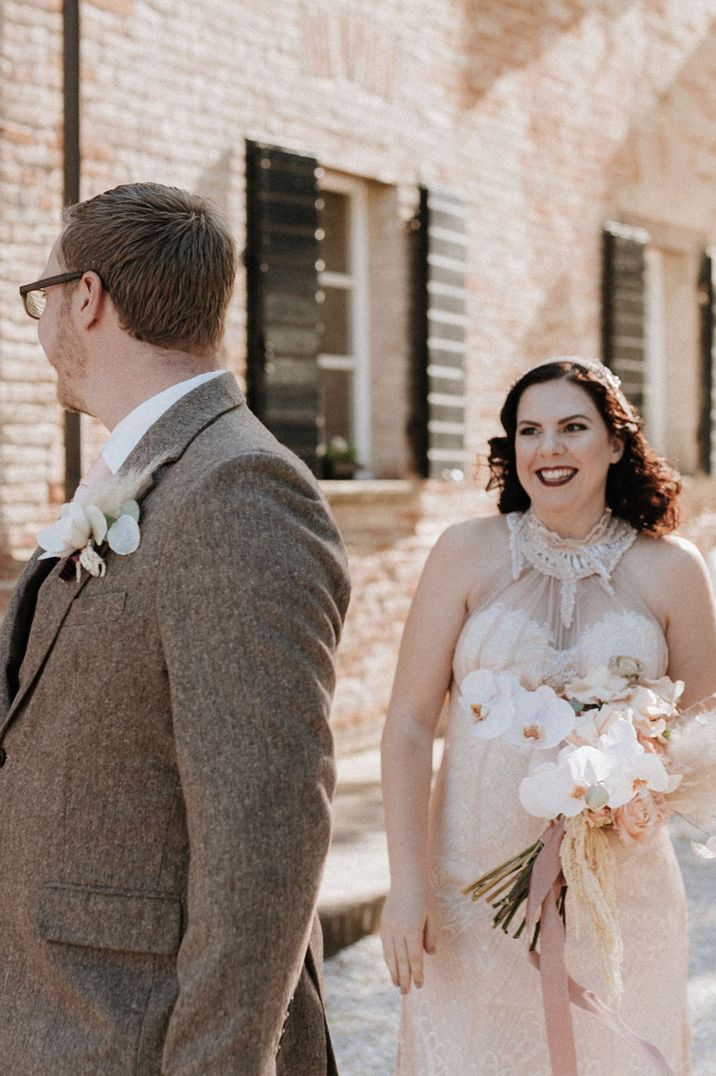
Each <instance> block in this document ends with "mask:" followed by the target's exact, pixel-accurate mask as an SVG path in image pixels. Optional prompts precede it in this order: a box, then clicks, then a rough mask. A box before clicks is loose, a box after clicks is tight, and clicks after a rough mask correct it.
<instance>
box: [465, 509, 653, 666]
mask: <svg viewBox="0 0 716 1076" xmlns="http://www.w3.org/2000/svg"><path fill="white" fill-rule="evenodd" d="M507 531H508V539H509V547H510V550H509V551H510V556H509V569H507V568H505V569H504V570H502V571H499V570H498V571H497V572H496V574H495V578H494V581H493V584H492V586H491V588H490V591H489V593H488V594H487V595H486V596H485V598H484V600H483V601H482V602H480V603H479V604H478V605H477V606H476V607H475V608H474V609H472V610H471V612H470V615H469V616H468V618H467V621H466V623H465V625H464V627H463V630H462V633H461V636H460V639H459V641H458V645H457V647H456V651H455V661H454V675H455V679H456V680H461V679H462V678H463V677H464V676H465V675H466V674H467V672H469V671H470V670H471V669H474V668H477V667H479V666H482V667H485V668H491V669H512V670H513V671H515V672H517V673H518V675H521V676H522V677H523V678H524V679H525V680H526V681H527V682H528V686H537V684H538V683H541V682H544V681H545V680H546V681H549V682H553V681H555V680H561V679H563V678H564V677H565V676H567V675H572V674H573V673H583V672H586V670H587V668H588V667H589V666H590V665H595V664H603V663H605V662H607V661H609V659H610V658H611V657H614V656H616V655H617V654H622V653H628V654H631V653H632V652H633V650H634V649H635V648H636V649H637V650H638V651H639V653H638V654H634V655H633V656H635V657H640V658H641V659H642V660H643V661H645V662H646V664H647V667H648V668H649V669H650V670H652V672H653V675H655V676H656V675H660V674H661V673H662V672H663V671H664V670H665V665H666V644H665V641H664V636H663V632H662V629H661V625H660V624H659V622H658V620H657V618H656V616H655V615H654V613H653V612H652V610H651V609H649V607H648V605H647V604H646V602H645V601H644V599H643V598H642V596H641V594H640V593H639V588H638V587H637V586H636V585H635V583H634V581H633V578H632V574H633V573H632V572H631V571H630V570H629V568H628V566H626V565H625V564H624V559H623V558H624V554H625V553H626V552H627V550H629V549H630V547H631V546H632V545H633V544H634V542H635V540H636V538H637V532H636V531H635V530H634V528H633V527H631V526H630V525H629V524H628V523H627V522H626V521H625V520H623V519H620V518H618V517H616V516H613V515H612V514H611V513H610V512H609V511H607V512H605V514H604V515H603V516H602V518H601V519H600V521H599V522H598V523H597V525H596V526H595V527H594V528H593V529H592V531H591V532H590V533H589V534H588V535H587V536H586V538H584V539H580V540H577V539H572V538H562V537H561V536H560V535H558V534H555V533H554V532H552V531H550V530H548V529H547V528H546V527H545V526H544V524H542V523H541V522H540V520H539V519H538V518H537V516H535V515H534V513H533V512H532V511H531V510H530V511H527V512H525V513H517V512H514V513H511V514H510V515H508V516H507ZM555 686H557V685H555Z"/></svg>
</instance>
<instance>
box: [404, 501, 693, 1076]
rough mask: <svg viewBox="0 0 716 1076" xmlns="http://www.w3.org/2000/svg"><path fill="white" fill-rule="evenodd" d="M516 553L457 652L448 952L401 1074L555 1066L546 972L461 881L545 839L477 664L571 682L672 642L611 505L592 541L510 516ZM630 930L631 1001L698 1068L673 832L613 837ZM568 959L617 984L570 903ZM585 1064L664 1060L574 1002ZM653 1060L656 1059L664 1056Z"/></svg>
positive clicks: (642, 1022)
mask: <svg viewBox="0 0 716 1076" xmlns="http://www.w3.org/2000/svg"><path fill="white" fill-rule="evenodd" d="M507 534H509V542H510V552H511V557H510V558H509V562H508V558H507V557H506V558H505V566H504V569H503V571H502V573H501V574H500V572H499V571H498V573H497V575H496V577H495V578H494V585H493V586H492V588H491V593H490V594H489V595H488V596H487V597H486V599H485V600H484V601H483V602H482V603H481V604H480V605H479V606H478V607H477V608H475V609H473V610H472V611H471V613H470V615H469V616H468V618H467V620H466V622H465V624H464V626H463V629H462V632H461V634H460V637H459V640H458V643H457V646H456V649H455V656H454V664H453V688H452V699H451V706H450V715H449V723H448V733H447V743H446V748H445V754H444V757H443V763H442V767H441V769H440V773H439V775H438V780H437V784H436V788H435V791H434V794H433V798H432V801H431V834H430V846H431V852H430V855H431V872H432V873H431V886H432V909H431V911H432V915H433V919H434V922H435V924H436V931H437V952H436V954H435V955H434V956H428V957H427V958H426V973H425V985H424V987H423V989H422V990H415V989H413V990H411V992H410V994H409V995H408V996H407V997H405V998H404V999H403V1006H402V1015H401V1026H400V1038H399V1048H398V1066H397V1071H398V1073H399V1074H400V1076H550V1074H551V1067H550V1062H549V1055H548V1051H547V1044H546V1035H545V1028H544V1016H543V1010H542V996H541V988H540V979H539V973H538V972H537V971H536V970H535V969H534V968H533V967H532V965H531V964H530V963H529V962H528V958H527V940H526V939H525V938H524V937H523V938H520V939H519V940H515V939H514V938H512V937H510V936H507V935H505V934H504V933H503V932H502V931H501V930H495V929H494V928H493V926H492V922H491V914H492V913H491V909H490V908H489V906H488V905H486V904H485V902H484V901H479V902H477V903H473V902H472V901H471V900H470V899H469V898H467V897H465V896H463V895H462V894H461V892H460V890H461V887H462V886H464V885H466V884H467V883H469V882H471V881H473V880H474V879H475V878H476V877H478V876H479V875H480V874H482V873H484V872H485V871H487V870H489V869H490V868H492V867H495V866H497V864H499V863H502V862H503V861H504V860H506V859H507V858H508V857H509V856H510V855H512V854H514V853H517V852H519V851H521V850H522V849H523V848H524V847H526V846H527V845H528V844H529V843H531V842H532V841H534V840H535V839H536V838H537V837H538V836H539V833H540V832H541V829H542V828H543V825H542V823H541V822H540V821H539V820H538V819H535V818H531V817H530V816H529V815H527V814H526V813H525V811H524V810H523V809H522V807H521V806H520V803H519V800H518V798H517V789H518V786H519V783H520V781H521V779H522V777H524V775H525V773H526V770H527V758H526V756H525V755H524V754H522V753H521V752H519V751H518V750H516V749H515V748H513V747H511V746H509V745H508V744H506V743H504V742H503V741H502V740H481V739H479V738H477V737H476V736H475V735H474V734H473V732H472V727H471V721H472V719H471V717H470V716H469V715H467V714H466V713H465V712H464V711H463V710H462V708H461V707H460V706H459V704H458V702H457V697H456V696H457V686H458V685H459V684H460V683H461V682H462V680H463V678H464V677H465V676H466V674H467V673H468V672H470V671H471V670H472V669H475V668H478V667H483V668H489V669H492V670H508V669H509V670H512V671H513V672H515V673H516V674H517V675H519V676H520V678H521V680H522V682H523V684H524V685H525V686H526V687H529V688H534V687H537V686H538V685H539V684H541V683H544V682H545V681H547V682H549V683H551V684H552V685H553V686H554V687H560V686H561V685H563V683H564V681H565V679H567V678H569V677H570V676H571V675H573V674H575V673H585V672H586V671H587V669H588V668H589V667H592V666H595V665H601V664H606V663H608V661H609V660H610V659H611V658H612V657H615V656H618V655H620V654H625V655H630V656H633V657H637V658H640V659H641V660H642V661H643V662H644V664H645V666H646V669H645V674H646V675H647V676H653V677H657V676H660V675H662V674H664V673H665V671H666V667H667V648H666V641H665V639H664V635H663V632H662V629H661V627H660V625H659V622H658V621H657V619H656V617H655V616H654V614H653V613H652V612H651V611H650V610H649V608H648V607H647V606H646V605H645V603H644V601H643V599H642V598H640V596H639V593H638V591H637V589H636V587H635V586H634V585H633V565H634V563H635V558H638V557H639V543H640V542H643V541H647V540H648V539H638V538H637V534H636V532H635V531H634V530H633V529H632V528H631V527H630V526H629V525H628V524H626V523H625V522H624V521H622V520H619V519H617V518H615V517H612V516H610V515H609V514H606V515H605V516H604V517H603V519H602V520H601V521H600V523H599V524H598V525H597V527H596V528H595V529H594V530H593V531H592V532H591V534H590V535H589V536H588V537H587V538H586V539H585V540H583V541H580V542H577V541H574V540H566V539H562V538H560V537H559V536H558V535H555V534H552V533H551V532H550V531H548V530H547V529H546V528H545V527H543V526H542V524H541V523H540V522H539V521H538V520H537V518H536V517H535V516H534V515H533V514H532V512H529V511H528V512H527V513H525V514H523V515H520V514H517V513H514V514H512V515H510V516H508V517H506V541H507ZM610 843H611V846H612V849H613V852H614V860H615V873H616V895H617V901H618V905H619V915H620V925H621V931H622V936H623V941H624V960H623V977H624V990H623V995H622V998H621V1002H620V1004H619V1011H620V1013H621V1015H622V1016H623V1018H624V1019H625V1020H626V1022H627V1023H628V1024H630V1026H631V1027H632V1028H633V1030H635V1031H636V1032H638V1033H639V1034H641V1035H642V1036H644V1037H645V1038H646V1039H648V1040H649V1041H651V1042H652V1043H654V1044H655V1045H657V1046H658V1047H659V1049H660V1050H661V1051H662V1053H663V1054H664V1056H665V1058H666V1059H667V1061H668V1062H669V1064H670V1065H671V1066H672V1068H673V1070H674V1072H675V1073H677V1074H678V1076H684V1074H686V1073H687V1072H688V1051H689V1033H688V1023H687V1013H686V983H687V934H686V903H685V896H684V890H683V885H682V880H681V874H680V871H679V867H678V864H677V862H676V858H675V855H674V851H673V848H672V845H671V841H670V838H669V835H668V833H667V831H666V829H665V828H663V827H660V828H659V830H658V832H657V833H656V835H655V836H652V837H651V838H649V840H648V841H646V842H644V843H641V844H632V845H630V846H629V847H625V846H623V845H621V844H620V842H619V841H618V839H616V838H614V837H613V836H612V837H610ZM567 924H568V926H567V966H568V969H569V971H570V972H571V974H572V976H573V977H574V978H575V979H576V980H577V981H578V982H579V983H580V984H581V985H582V986H584V987H587V988H590V989H592V990H596V991H597V992H598V993H599V994H600V995H601V996H602V998H604V999H605V1000H606V997H605V986H604V983H603V980H602V978H601V976H600V973H599V971H598V960H597V957H596V955H595V954H594V953H593V952H592V951H590V949H589V948H588V946H587V943H586V941H580V939H579V938H578V937H576V936H575V929H574V916H570V914H569V897H568V903H567ZM572 1018H573V1023H574V1032H575V1041H576V1047H577V1057H578V1063H579V1072H580V1076H650V1073H651V1072H652V1067H651V1062H649V1061H648V1060H645V1058H644V1056H643V1055H642V1054H639V1053H637V1052H636V1051H635V1048H634V1046H633V1045H630V1044H628V1043H626V1042H625V1041H624V1040H622V1039H621V1038H620V1037H618V1036H617V1035H616V1034H615V1033H614V1032H612V1031H610V1030H608V1029H607V1028H605V1027H604V1025H603V1024H601V1023H600V1022H599V1021H598V1020H597V1019H596V1018H595V1017H594V1016H593V1015H591V1014H589V1013H586V1012H583V1011H581V1010H579V1009H576V1008H575V1007H574V1006H572ZM654 1071H655V1070H654Z"/></svg>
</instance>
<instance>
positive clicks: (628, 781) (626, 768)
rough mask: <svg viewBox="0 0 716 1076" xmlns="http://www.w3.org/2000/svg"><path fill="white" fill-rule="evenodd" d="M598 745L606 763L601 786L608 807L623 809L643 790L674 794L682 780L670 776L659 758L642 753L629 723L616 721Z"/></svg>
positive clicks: (651, 754) (652, 753) (650, 752)
mask: <svg viewBox="0 0 716 1076" xmlns="http://www.w3.org/2000/svg"><path fill="white" fill-rule="evenodd" d="M599 742H600V747H601V749H602V751H603V752H604V754H605V755H606V757H607V759H608V761H609V767H610V773H609V776H608V777H607V778H606V780H605V782H604V784H605V786H606V788H607V790H608V791H609V806H610V807H611V808H616V807H623V806H624V804H625V803H628V802H629V800H630V799H632V798H633V797H634V796H635V795H637V794H638V793H639V792H640V791H642V790H646V789H648V790H649V791H651V792H673V790H674V789H675V788H676V787H677V786H678V784H679V782H680V780H681V778H680V777H672V776H671V775H670V774H669V772H668V771H667V769H666V767H665V766H664V763H663V762H662V760H661V757H660V756H659V755H657V754H655V753H654V752H652V751H645V750H644V748H643V747H642V745H641V744H640V743H639V740H638V739H637V735H636V729H635V728H634V726H633V725H632V723H631V721H627V720H626V719H621V720H620V721H616V722H615V723H614V724H613V725H612V727H611V728H610V729H609V730H608V731H607V732H606V733H605V734H604V735H603V736H601V737H600V741H599Z"/></svg>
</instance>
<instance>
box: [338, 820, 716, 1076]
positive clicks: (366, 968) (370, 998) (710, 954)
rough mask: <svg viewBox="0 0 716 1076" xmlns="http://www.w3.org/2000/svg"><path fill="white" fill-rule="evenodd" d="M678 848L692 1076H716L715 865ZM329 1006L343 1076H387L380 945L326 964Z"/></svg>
mask: <svg viewBox="0 0 716 1076" xmlns="http://www.w3.org/2000/svg"><path fill="white" fill-rule="evenodd" d="M675 841H676V847H677V852H678V855H679V860H680V862H681V866H682V870H683V872H684V881H685V883H686V889H687V892H688V896H689V908H690V922H691V929H690V953H691V956H690V968H689V970H690V978H689V1009H690V1014H691V1026H692V1031H693V1054H692V1057H693V1070H692V1076H716V860H714V861H712V862H710V863H709V862H704V861H702V860H698V859H697V858H696V857H695V856H694V855H693V853H692V852H691V850H690V845H689V842H688V841H687V839H686V838H685V837H684V836H678V835H677V836H676V837H675ZM326 1006H327V1009H328V1019H329V1023H330V1026H331V1031H332V1034H333V1038H334V1043H335V1047H336V1054H337V1057H338V1066H339V1071H340V1073H341V1076H391V1073H392V1072H393V1059H394V1051H395V1041H396V1036H397V1024H398V996H397V992H396V991H395V989H394V987H393V986H392V984H391V982H390V980H389V978H388V973H387V971H386V970H385V966H384V964H383V958H382V954H381V948H380V941H379V939H378V938H377V937H374V936H371V937H367V938H364V939H363V940H362V941H360V942H358V943H357V944H356V945H353V946H351V948H350V949H345V950H343V952H341V953H338V954H337V956H335V957H333V958H332V959H331V960H328V961H326ZM455 1076H466V1074H457V1073H456V1074H455ZM609 1076H616V1074H609ZM645 1076H646V1074H645Z"/></svg>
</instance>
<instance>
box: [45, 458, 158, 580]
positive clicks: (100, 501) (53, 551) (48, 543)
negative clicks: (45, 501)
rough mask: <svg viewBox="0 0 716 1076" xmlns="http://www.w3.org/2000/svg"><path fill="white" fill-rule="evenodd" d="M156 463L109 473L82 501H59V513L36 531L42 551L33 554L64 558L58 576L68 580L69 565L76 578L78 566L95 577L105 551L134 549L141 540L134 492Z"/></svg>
mask: <svg viewBox="0 0 716 1076" xmlns="http://www.w3.org/2000/svg"><path fill="white" fill-rule="evenodd" d="M156 467H157V464H156V463H153V464H152V465H151V466H150V467H145V468H143V469H142V470H141V471H128V472H126V473H125V474H122V475H114V476H113V477H111V478H107V479H105V480H104V481H102V482H98V483H97V485H95V486H93V487H92V489H91V491H90V492H89V494H88V495H87V497H86V498H85V499H84V500H82V501H71V502H70V503H69V504H63V505H62V508H61V509H60V518H59V519H58V520H57V521H56V522H55V523H51V524H50V525H49V527H44V528H43V530H41V531H40V533H39V534H38V536H37V542H38V545H39V546H40V547H41V548H42V549H44V550H45V552H44V553H43V554H42V555H41V556H40V557H39V558H38V559H39V560H47V559H49V558H50V557H59V558H63V557H64V558H66V563H65V565H64V567H63V568H62V571H61V572H60V575H61V577H62V578H63V579H71V578H72V575H73V571H72V569H73V566H74V574H75V576H76V578H77V580H78V581H79V579H80V578H81V576H82V570H83V569H84V570H85V571H86V572H89V574H90V575H92V576H95V578H97V577H102V576H104V575H105V573H106V571H107V565H106V563H105V559H104V558H105V557H106V555H107V553H108V552H109V551H110V550H111V552H113V553H117V554H118V555H119V556H120V557H127V556H129V554H130V553H134V552H135V550H136V549H138V548H139V543H140V540H141V535H140V530H139V518H140V508H139V502H138V500H137V495H138V493H139V491H140V489H141V487H142V486H144V485H145V483H146V480H147V478H148V477H149V475H150V474H151V473H152V472H153V471H154V470H155V469H156Z"/></svg>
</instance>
